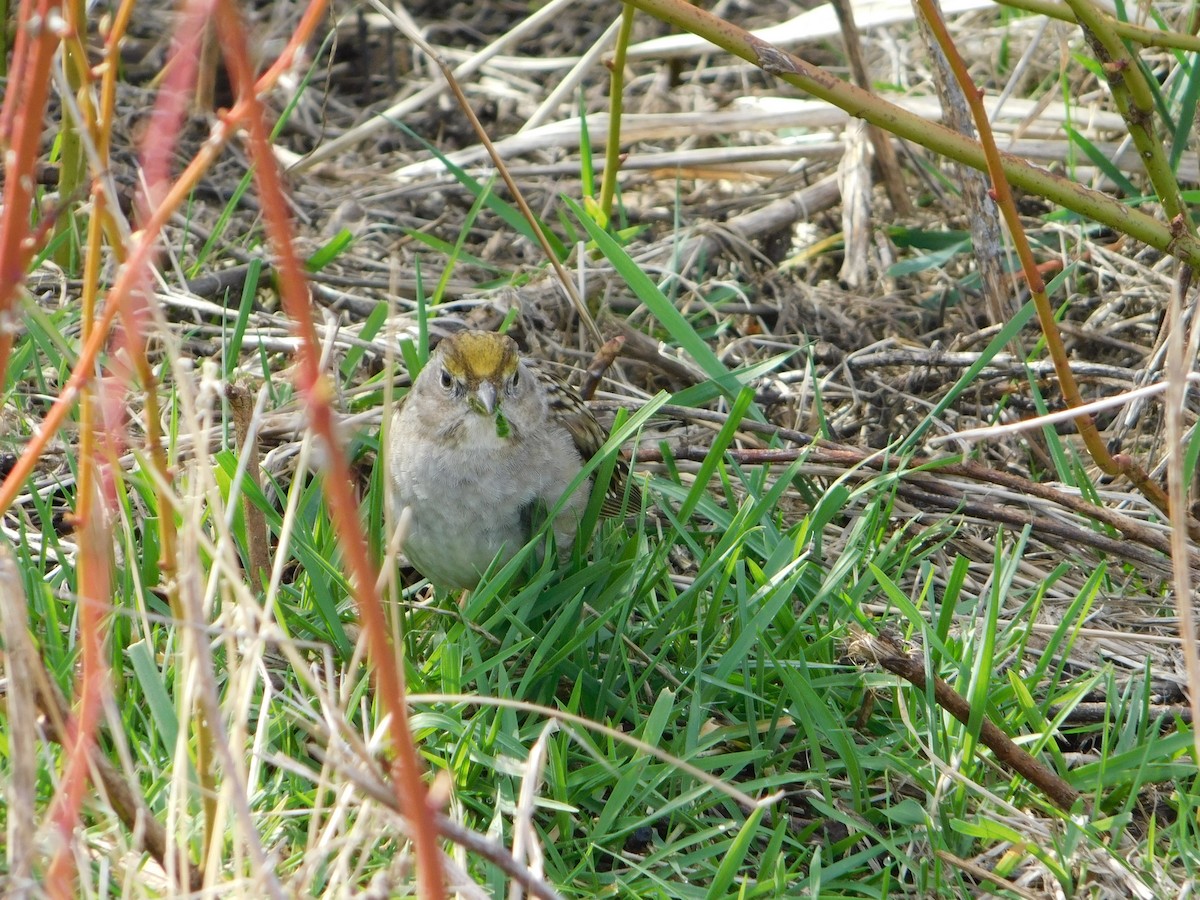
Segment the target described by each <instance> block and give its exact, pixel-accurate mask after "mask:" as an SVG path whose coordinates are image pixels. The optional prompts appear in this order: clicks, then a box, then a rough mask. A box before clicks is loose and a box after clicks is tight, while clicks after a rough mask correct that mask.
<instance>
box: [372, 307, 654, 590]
mask: <svg viewBox="0 0 1200 900" xmlns="http://www.w3.org/2000/svg"><path fill="white" fill-rule="evenodd" d="M604 440H605V434H604V430H603V429H602V428H601V427H600V424H599V423H598V422H597V421H596V417H595V416H594V415H592V412H591V410H590V409H588V407H587V406H586V404H584V402H583V400H581V399H580V398H579V395H578V394H577V393H576V392H575V390H574V389H573V388H572V387H571V386H570V385H568V384H567V383H566V382H564V381H561V380H560V379H558V378H556V377H555V376H553V375H551V374H549V373H548V372H546V371H545V370H543V369H542V368H541V367H540V366H538V364H537V363H536V362H535V361H534V360H530V359H525V358H522V357H521V356H520V355H519V354H518V353H517V345H516V343H515V342H514V341H513V339H512V338H510V337H508V336H507V335H502V334H493V333H491V332H484V331H464V332H460V333H458V334H454V335H451V336H449V337H447V338H444V339H443V340H442V342H441V343H440V344H438V346H437V349H436V350H434V352H433V353H432V355H431V356H430V358H429V362H428V363H427V364H426V365H425V368H424V369H422V370H421V374H420V375H419V376H418V377H417V379H416V381H415V382H414V383H413V386H412V389H411V390H410V391H409V392H408V394H407V395H406V396H405V397H404V398H403V399H402V400H401V401H400V404H399V405H398V407H397V409H396V412H395V415H394V416H393V419H392V425H391V434H390V441H391V449H390V461H391V471H392V485H393V489H394V491H395V499H396V501H397V509H403V508H404V507H406V506H407V507H409V509H410V510H411V515H412V520H411V525H410V529H409V532H408V535H407V538H406V540H405V543H404V553H405V555H406V556H407V557H408V560H409V562H411V563H412V565H413V567H414V568H415V569H416V570H417V571H418V572H420V573H421V574H422V575H424V576H425V577H426V578H428V579H429V580H430V581H431V582H433V583H434V584H436V585H439V586H442V587H448V588H460V589H464V590H471V589H473V588H474V587H475V586H476V585H477V584H478V583H479V578H480V575H481V574H482V573H483V572H484V571H485V570H486V569H487V568H488V566H490V565H491V564H492V561H493V560H495V559H496V558H497V556H499V558H500V562H501V563H503V562H506V561H507V560H509V559H511V558H512V556H513V555H514V554H515V553H516V552H517V551H518V550H520V549H521V547H522V546H524V544H526V543H527V542H528V541H529V539H530V538H531V537H532V535H533V534H534V532H535V530H536V529H537V528H538V527H539V525H540V522H539V518H538V517H539V515H540V516H542V517H543V518H542V519H541V521H544V516H545V514H546V513H547V512H548V511H550V510H552V509H553V508H554V506H555V505H556V504H557V503H558V501H559V499H560V498H561V497H562V495H563V493H564V492H565V491H566V489H567V487H568V486H569V485H570V483H571V482H572V481H573V480H574V478H575V476H577V475H578V474H579V471H580V469H581V468H582V467H583V464H584V463H585V462H586V461H587V460H589V459H590V458H591V457H592V456H593V455H594V454H595V453H596V451H597V450H598V449H600V447H601V445H602V444H603V443H604ZM628 477H629V469H628V467H627V466H626V465H625V464H624V463H623V462H622V461H618V463H617V465H616V467H615V469H614V472H613V477H612V479H611V481H610V483H609V486H608V493H607V495H606V496H605V499H604V506H603V512H604V514H605V515H613V514H615V513H617V512H619V511H620V509H621V503H622V498H623V497H624V496H625V494H626V490H627V487H626V485H627V481H628ZM588 487H589V486H588V485H585V486H584V488H583V489H581V490H579V491H576V492H575V493H574V494H572V495H571V496H570V497H568V498H567V500H566V502H565V503H564V505H563V507H562V509H561V510H560V512H559V514H558V515H557V516H556V518H555V520H554V526H553V527H554V538H555V544H556V546H557V547H558V551H559V554H560V556H563V557H565V556H566V555H567V554H569V553H570V550H571V547H572V545H573V544H574V541H575V532H576V530H577V528H578V525H579V518H580V516H581V515H582V514H583V510H584V508H585V507H586V506H587V503H588V496H589V493H588ZM628 496H629V500H630V504H631V505H632V506H636V505H637V504H639V503H640V499H641V498H640V492H639V491H638V490H637V488H636V487H633V486H632V485H629V487H628Z"/></svg>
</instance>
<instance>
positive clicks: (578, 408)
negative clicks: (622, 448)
mask: <svg viewBox="0 0 1200 900" xmlns="http://www.w3.org/2000/svg"><path fill="white" fill-rule="evenodd" d="M534 370H535V371H536V372H537V375H538V378H539V379H541V382H542V384H544V385H545V386H546V393H547V394H548V395H549V398H550V412H551V413H552V414H553V415H554V417H555V418H556V419H558V421H560V422H561V423H562V424H563V426H564V427H565V428H566V429H567V431H569V432H570V433H571V439H572V440H573V441H574V442H575V449H576V450H578V451H579V455H580V456H581V457H582V458H583V460H584V462H586V461H588V460H589V459H591V458H592V457H593V456H595V455H596V451H598V450H599V449H600V448H601V447H602V446H603V445H604V441H605V440H606V439H607V435H606V434H605V433H604V429H603V428H601V427H600V423H599V422H597V421H596V417H595V416H594V415H592V411H591V410H590V409H588V407H587V404H586V403H584V402H583V400H581V399H580V397H579V394H578V393H576V391H575V389H574V388H573V387H571V385H569V384H567V382H565V381H563V380H562V379H561V378H558V377H556V376H554V375H551V374H550V373H549V372H546V371H545V370H543V369H541V368H540V367H535V369H534ZM626 493H628V495H629V506H628V508H629V509H633V510H636V509H640V508H641V505H642V492H641V490H639V489H638V486H637V485H636V484H634V483H633V482H631V481H630V480H629V465H628V464H627V463H626V462H625V460H623V459H621V458H619V457H618V459H617V464H616V466H615V467H614V468H613V474H612V478H611V479H610V480H609V482H608V490H607V491H606V492H605V494H604V503H603V505H602V506H601V507H600V513H601V515H604V516H619V515H621V510H622V506H623V504H624V500H625V495H626Z"/></svg>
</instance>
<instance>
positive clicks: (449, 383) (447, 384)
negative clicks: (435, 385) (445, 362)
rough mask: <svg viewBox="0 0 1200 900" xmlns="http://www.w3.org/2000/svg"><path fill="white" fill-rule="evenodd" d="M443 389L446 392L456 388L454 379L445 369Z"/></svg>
mask: <svg viewBox="0 0 1200 900" xmlns="http://www.w3.org/2000/svg"><path fill="white" fill-rule="evenodd" d="M442 387H443V388H445V389H446V390H450V388H452V387H454V378H453V376H452V375H451V374H450V373H449V372H447V371H446V370H445V369H442Z"/></svg>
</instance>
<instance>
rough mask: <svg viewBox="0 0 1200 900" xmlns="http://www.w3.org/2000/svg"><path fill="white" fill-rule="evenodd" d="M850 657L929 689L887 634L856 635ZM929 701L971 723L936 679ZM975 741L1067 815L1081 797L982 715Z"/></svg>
mask: <svg viewBox="0 0 1200 900" xmlns="http://www.w3.org/2000/svg"><path fill="white" fill-rule="evenodd" d="M847 652H848V653H849V655H850V657H851V658H852V659H853V660H855V661H856V662H858V663H859V664H860V665H861V664H866V663H873V664H875V665H877V666H881V667H882V668H884V669H887V670H888V671H889V672H891V673H892V674H894V675H899V676H900V677H901V678H903V679H904V680H905V681H908V682H911V683H912V684H913V685H914V686H915V687H917V688H918V689H920V690H922V691H924V690H926V688H927V687H928V686H929V678H928V676H927V674H926V672H925V661H924V660H923V659H921V658H920V657H919V656H917V655H915V654H912V653H909V652H907V651H906V650H905V649H904V648H903V647H902V646H901V645H900V643H899V642H898V641H897V640H896V639H895V638H893V637H891V636H890V635H887V634H880V635H871V634H867V633H866V632H860V633H858V634H856V635H854V636H853V637H852V638H851V639H850V642H849V645H848V646H847ZM933 698H934V700H935V701H936V703H937V705H938V706H940V707H941V708H942V709H944V710H946V712H948V713H950V715H952V716H954V718H956V719H958V721H959V722H961V723H962V724H964V725H968V724H970V721H971V704H970V703H968V702H967V700H966V698H965V697H963V696H962V695H961V694H959V693H958V691H956V690H954V688H952V687H951V686H950V685H949V684H947V683H946V682H945V681H943V680H942V679H941V678H939V677H938V676H936V675H935V676H933ZM979 739H980V740H981V741H982V742H983V743H984V745H985V746H986V747H988V749H990V750H991V751H992V752H993V753H994V754H996V759H997V760H999V761H1000V762H1001V763H1002V764H1004V765H1006V766H1008V767H1009V768H1010V769H1012V770H1013V771H1014V772H1016V773H1017V774H1018V775H1021V776H1022V777H1023V778H1024V779H1025V780H1026V781H1028V782H1029V783H1030V784H1032V785H1033V786H1034V787H1036V788H1037V789H1038V790H1040V791H1042V793H1044V794H1045V795H1046V796H1047V797H1049V798H1050V802H1051V803H1053V804H1054V805H1055V806H1057V807H1058V808H1059V809H1061V810H1063V811H1065V812H1070V810H1071V809H1072V808H1073V807H1074V806H1075V804H1076V803H1077V802H1078V801H1079V800H1080V798H1081V797H1082V795H1081V794H1080V793H1079V791H1077V790H1075V788H1073V787H1071V785H1070V784H1068V783H1067V781H1066V780H1065V779H1063V778H1062V777H1061V776H1059V775H1057V774H1056V773H1054V772H1051V771H1050V770H1049V769H1048V768H1046V767H1045V766H1044V765H1042V764H1041V763H1040V762H1038V761H1037V760H1036V759H1034V758H1033V756H1031V755H1030V754H1029V752H1028V751H1026V750H1024V749H1023V748H1021V747H1019V746H1017V745H1016V744H1015V743H1013V741H1012V739H1011V738H1010V737H1009V736H1008V735H1007V734H1005V733H1004V732H1003V731H1001V730H1000V729H999V728H998V727H997V726H996V725H995V724H994V723H993V722H992V721H991V720H990V719H989V718H988V717H987V716H986V715H985V716H983V718H982V721H981V722H980V728H979Z"/></svg>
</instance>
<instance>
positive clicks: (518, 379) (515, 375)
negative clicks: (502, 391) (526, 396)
mask: <svg viewBox="0 0 1200 900" xmlns="http://www.w3.org/2000/svg"><path fill="white" fill-rule="evenodd" d="M520 382H521V370H520V369H517V371H515V372H513V377H512V381H510V382H509V384H510V385H511V386H512V387H513V388H516V386H517V385H518V384H519V383H520Z"/></svg>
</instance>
